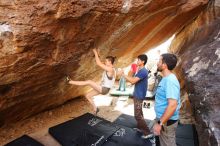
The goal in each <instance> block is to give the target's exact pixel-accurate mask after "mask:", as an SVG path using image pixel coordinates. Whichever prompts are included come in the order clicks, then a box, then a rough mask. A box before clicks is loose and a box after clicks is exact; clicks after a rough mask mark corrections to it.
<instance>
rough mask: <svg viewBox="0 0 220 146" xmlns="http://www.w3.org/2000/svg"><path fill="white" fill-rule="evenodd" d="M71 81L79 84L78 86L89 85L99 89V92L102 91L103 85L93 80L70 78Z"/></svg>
mask: <svg viewBox="0 0 220 146" xmlns="http://www.w3.org/2000/svg"><path fill="white" fill-rule="evenodd" d="M69 83H70V84H73V85H78V86H86V85H88V86H90V87H92V88H93V89H95V90H96V91H98V92H99V94H100V93H101V92H102V86H101V85H99V84H97V83H96V82H94V81H91V80H87V81H73V80H70V81H69Z"/></svg>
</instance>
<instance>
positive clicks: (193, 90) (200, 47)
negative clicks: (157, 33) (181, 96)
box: [171, 1, 220, 146]
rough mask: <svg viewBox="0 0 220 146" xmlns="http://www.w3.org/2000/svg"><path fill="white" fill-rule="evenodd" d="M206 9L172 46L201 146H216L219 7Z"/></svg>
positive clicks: (219, 141)
mask: <svg viewBox="0 0 220 146" xmlns="http://www.w3.org/2000/svg"><path fill="white" fill-rule="evenodd" d="M218 4H219V1H216V2H212V3H210V4H209V6H208V7H207V9H206V10H205V11H203V12H202V13H201V15H200V16H199V17H198V18H197V19H196V20H195V21H194V22H193V23H192V24H191V25H189V26H188V27H186V28H184V29H183V30H182V31H181V32H180V33H179V34H178V35H177V36H176V39H175V41H174V42H173V44H172V47H171V50H173V51H174V50H176V51H177V52H179V54H180V58H181V63H180V68H181V69H182V73H183V75H182V77H184V80H185V84H184V85H185V87H186V90H187V92H188V94H189V100H190V102H191V104H192V110H193V113H194V115H195V120H196V123H197V124H196V128H197V131H198V135H199V142H200V145H201V146H210V145H212V146H218V145H220V117H219V110H220V91H219V89H220V70H219V69H220V7H219V5H218Z"/></svg>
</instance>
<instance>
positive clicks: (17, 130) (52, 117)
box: [0, 95, 193, 146]
mask: <svg viewBox="0 0 220 146" xmlns="http://www.w3.org/2000/svg"><path fill="white" fill-rule="evenodd" d="M94 101H95V104H96V105H97V106H98V107H99V108H100V112H99V113H98V116H100V117H103V118H105V119H107V120H109V121H114V120H115V119H116V118H117V117H118V116H119V115H120V114H122V113H124V114H128V115H133V101H132V99H130V98H126V97H112V96H104V95H101V96H96V97H95V98H94ZM146 102H147V103H150V108H143V112H144V116H145V118H146V119H150V120H153V119H154V118H155V113H154V107H153V106H154V101H146ZM87 112H91V113H92V106H91V105H90V104H89V103H88V102H87V100H86V99H85V98H77V99H74V100H72V101H70V102H68V103H66V104H64V105H62V106H60V107H57V108H55V109H52V110H50V111H45V112H43V113H40V114H38V115H35V116H34V117H30V118H28V119H26V120H23V121H19V122H17V123H11V124H9V125H5V126H4V127H1V128H0V145H4V144H6V143H8V142H10V141H12V140H13V139H16V138H18V137H20V136H22V135H24V134H27V135H29V136H31V137H33V138H34V139H36V140H38V141H39V142H41V143H42V144H44V145H45V146H60V144H59V143H58V142H56V140H54V139H53V138H52V137H51V136H50V134H49V133H48V129H49V128H50V127H52V126H55V125H57V124H59V123H63V122H65V121H68V120H70V119H72V118H75V117H78V116H80V115H82V114H84V113H87ZM192 119H193V118H192V116H191V115H190V114H189V113H187V111H183V112H181V122H182V123H193V120H192Z"/></svg>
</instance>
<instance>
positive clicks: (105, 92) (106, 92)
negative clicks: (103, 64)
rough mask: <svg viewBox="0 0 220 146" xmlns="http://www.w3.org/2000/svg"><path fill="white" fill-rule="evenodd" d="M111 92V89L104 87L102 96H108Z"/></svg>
mask: <svg viewBox="0 0 220 146" xmlns="http://www.w3.org/2000/svg"><path fill="white" fill-rule="evenodd" d="M109 90H110V88H107V87H102V93H101V94H102V95H106V94H108V92H109Z"/></svg>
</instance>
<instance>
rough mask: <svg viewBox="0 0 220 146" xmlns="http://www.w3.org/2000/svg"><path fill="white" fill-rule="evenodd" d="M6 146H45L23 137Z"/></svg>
mask: <svg viewBox="0 0 220 146" xmlns="http://www.w3.org/2000/svg"><path fill="white" fill-rule="evenodd" d="M5 146H44V145H42V144H41V143H39V142H38V141H36V140H34V139H33V138H31V137H29V136H27V135H23V136H21V137H19V138H17V139H15V140H13V141H12V142H10V143H8V144H6V145H5Z"/></svg>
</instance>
